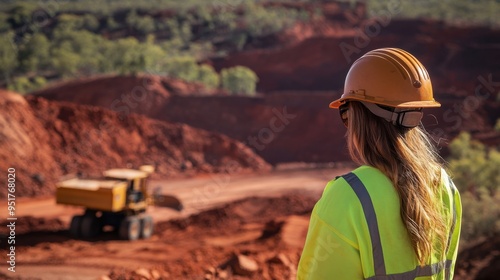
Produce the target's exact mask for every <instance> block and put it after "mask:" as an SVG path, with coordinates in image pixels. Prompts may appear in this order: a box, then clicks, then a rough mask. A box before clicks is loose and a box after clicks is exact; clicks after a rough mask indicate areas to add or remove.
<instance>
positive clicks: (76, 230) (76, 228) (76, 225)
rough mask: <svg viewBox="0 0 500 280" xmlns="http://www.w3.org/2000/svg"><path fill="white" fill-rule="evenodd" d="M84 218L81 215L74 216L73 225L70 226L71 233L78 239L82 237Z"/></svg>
mask: <svg viewBox="0 0 500 280" xmlns="http://www.w3.org/2000/svg"><path fill="white" fill-rule="evenodd" d="M82 218H83V216H81V215H77V216H73V218H71V224H70V226H69V233H70V234H71V235H72V236H73V237H77V238H78V237H80V234H81V227H82Z"/></svg>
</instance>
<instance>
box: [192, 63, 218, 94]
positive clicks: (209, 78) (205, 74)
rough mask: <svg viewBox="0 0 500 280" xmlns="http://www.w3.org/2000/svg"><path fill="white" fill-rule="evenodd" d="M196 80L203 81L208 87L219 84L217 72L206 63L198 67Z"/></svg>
mask: <svg viewBox="0 0 500 280" xmlns="http://www.w3.org/2000/svg"><path fill="white" fill-rule="evenodd" d="M197 80H198V81H200V82H201V83H203V84H204V85H205V86H206V87H207V88H208V89H214V88H217V87H219V84H220V77H219V74H217V71H215V70H214V68H213V67H212V66H210V65H208V64H202V65H201V66H200V67H199V68H198V78H197Z"/></svg>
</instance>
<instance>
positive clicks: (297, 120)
mask: <svg viewBox="0 0 500 280" xmlns="http://www.w3.org/2000/svg"><path fill="white" fill-rule="evenodd" d="M339 95H340V93H337V92H333V91H320V92H305V91H281V92H276V93H274V94H273V93H268V94H267V95H265V96H259V97H242V96H226V97H221V96H173V97H171V99H170V100H169V102H168V103H166V104H165V105H164V107H163V109H162V110H161V113H159V114H157V115H153V116H150V117H153V118H156V119H160V120H167V121H171V122H180V123H186V124H188V125H191V126H193V127H198V128H202V129H206V130H210V131H216V132H219V133H223V134H226V135H228V136H229V137H232V138H234V139H237V140H240V141H242V142H244V143H245V144H246V145H248V146H249V147H250V148H252V149H253V150H254V151H255V152H256V153H257V154H258V155H260V156H261V157H263V158H264V159H265V160H266V161H268V162H269V163H271V164H277V163H282V162H297V161H303V162H346V161H349V155H348V152H347V146H346V142H345V137H344V136H345V133H346V129H345V127H344V125H343V124H342V122H341V121H340V117H339V115H338V111H337V110H332V109H329V108H328V104H329V102H331V101H332V100H333V99H335V98H338V96H339ZM436 95H437V96H436V98H437V99H438V100H439V101H440V102H441V103H442V105H443V106H442V107H441V108H432V109H426V110H425V111H424V119H423V124H424V126H425V128H426V129H427V130H428V131H429V133H430V134H431V135H432V136H434V137H435V140H436V141H438V146H439V149H440V152H441V154H442V155H443V156H446V155H447V153H448V151H447V149H446V147H447V144H448V143H449V141H450V140H451V139H453V137H455V136H456V135H457V133H458V132H459V131H460V130H464V129H465V130H468V131H470V132H473V133H474V134H477V135H478V138H480V140H484V142H486V143H489V142H491V143H490V144H495V143H496V144H498V141H497V140H498V138H499V137H498V133H494V132H491V125H490V122H491V120H489V119H490V118H493V116H494V115H495V114H494V112H495V111H498V109H500V108H499V107H500V106H499V104H497V103H491V102H484V101H482V102H481V107H478V108H477V109H476V110H473V111H470V112H469V114H468V117H467V118H464V117H462V116H461V115H460V114H459V113H457V112H455V111H453V108H454V106H456V105H462V106H463V103H464V100H465V99H464V97H460V96H455V95H453V94H440V93H436ZM252 139H253V140H252Z"/></svg>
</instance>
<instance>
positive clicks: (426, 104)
mask: <svg viewBox="0 0 500 280" xmlns="http://www.w3.org/2000/svg"><path fill="white" fill-rule="evenodd" d="M349 100H358V101H363V102H370V103H375V104H379V105H384V106H389V107H395V108H435V107H441V103H439V102H437V101H431V100H429V101H411V102H402V103H387V102H372V101H369V100H366V99H363V98H357V97H355V96H349V97H343V98H342V97H341V98H339V99H337V100H335V101H333V102H331V103H330V105H329V107H330V108H332V109H338V108H339V107H340V105H342V104H344V103H345V102H346V101H349Z"/></svg>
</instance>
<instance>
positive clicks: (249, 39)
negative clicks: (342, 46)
mask: <svg viewBox="0 0 500 280" xmlns="http://www.w3.org/2000/svg"><path fill="white" fill-rule="evenodd" d="M264 2H266V3H270V2H289V3H299V2H304V3H312V4H315V3H320V2H322V1H321V0H268V1H260V0H216V1H204V0H183V1H177V0H147V1H115V0H76V1H38V0H24V1H1V3H2V5H0V86H8V87H9V88H11V89H13V90H17V91H20V92H26V91H31V90H34V89H36V88H39V87H41V86H44V85H45V84H46V82H47V81H51V80H57V79H60V78H66V77H72V76H82V75H93V74H97V73H121V74H126V73H129V74H134V73H138V72H152V73H158V74H162V75H170V76H174V77H179V78H182V79H186V80H188V81H198V82H201V83H204V84H206V85H207V87H208V88H217V87H218V86H219V85H222V86H224V85H227V83H224V82H223V79H222V80H221V77H219V76H218V75H219V73H216V72H215V71H213V69H212V68H211V67H210V66H209V65H203V64H201V65H200V63H199V62H200V61H206V59H207V58H209V57H212V56H223V55H225V54H227V53H228V52H231V51H240V50H243V49H245V47H246V46H248V45H251V44H252V43H255V42H257V41H258V40H259V39H260V38H265V37H266V36H272V35H273V34H276V33H278V32H280V31H282V30H283V29H285V28H287V27H288V26H291V25H292V24H294V23H295V22H297V21H308V20H309V19H310V18H311V17H314V16H317V15H321V11H319V12H318V10H316V11H315V12H313V14H310V13H311V11H309V12H308V11H306V10H300V9H296V8H292V7H289V6H282V7H280V6H272V7H271V6H268V7H264V6H263V5H261V4H262V3H264ZM344 2H351V3H352V4H354V1H347V0H346V1H344ZM366 3H367V9H368V14H369V16H376V15H380V14H381V13H383V12H384V11H387V9H388V5H389V6H392V7H393V6H398V7H399V8H398V9H396V10H397V14H394V15H392V16H394V17H403V18H415V17H428V18H436V19H444V20H447V21H449V22H453V23H459V24H460V23H464V22H466V23H478V24H486V25H490V26H498V23H499V22H500V18H498V17H496V14H498V12H500V1H497V0H476V1H466V0H456V1H439V0H425V1H421V2H419V3H418V4H415V3H414V2H412V1H400V0H391V1H383V0H367V1H366ZM178 66H180V68H178ZM177 69H179V70H177ZM186 71H187V72H186ZM250 76H251V75H250ZM250 76H247V77H249V78H251V77H250ZM252 79H253V78H252ZM253 80H256V79H253ZM250 88H251V87H250ZM228 91H229V92H232V90H228ZM253 93H254V92H252V93H250V94H253Z"/></svg>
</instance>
